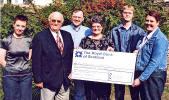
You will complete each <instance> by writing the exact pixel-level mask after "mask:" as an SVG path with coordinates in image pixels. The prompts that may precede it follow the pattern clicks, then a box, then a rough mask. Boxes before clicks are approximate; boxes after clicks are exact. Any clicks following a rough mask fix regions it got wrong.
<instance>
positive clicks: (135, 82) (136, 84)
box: [132, 78, 141, 87]
mask: <svg viewBox="0 0 169 100" xmlns="http://www.w3.org/2000/svg"><path fill="white" fill-rule="evenodd" d="M140 83H141V82H140V80H139V79H138V78H137V79H135V80H134V83H133V84H132V87H136V86H139V85H140Z"/></svg>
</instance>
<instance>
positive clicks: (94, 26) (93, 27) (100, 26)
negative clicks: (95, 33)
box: [92, 26, 102, 28]
mask: <svg viewBox="0 0 169 100" xmlns="http://www.w3.org/2000/svg"><path fill="white" fill-rule="evenodd" d="M101 27H102V26H92V28H101Z"/></svg>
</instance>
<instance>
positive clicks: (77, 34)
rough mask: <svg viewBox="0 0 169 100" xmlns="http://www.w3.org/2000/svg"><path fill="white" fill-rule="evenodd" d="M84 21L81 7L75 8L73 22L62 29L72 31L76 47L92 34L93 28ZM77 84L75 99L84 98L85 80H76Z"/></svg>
mask: <svg viewBox="0 0 169 100" xmlns="http://www.w3.org/2000/svg"><path fill="white" fill-rule="evenodd" d="M83 21H84V13H83V11H82V10H81V9H75V10H74V11H73V13H72V15H71V22H72V23H71V24H70V25H67V26H64V27H62V28H61V29H62V30H65V31H68V32H69V33H71V36H72V39H73V42H74V48H76V47H78V46H79V44H80V42H81V39H83V38H84V37H87V36H89V35H91V34H92V32H91V30H90V29H89V28H88V27H85V26H83V25H82V22H83ZM74 84H75V100H84V98H85V94H84V81H81V80H74Z"/></svg>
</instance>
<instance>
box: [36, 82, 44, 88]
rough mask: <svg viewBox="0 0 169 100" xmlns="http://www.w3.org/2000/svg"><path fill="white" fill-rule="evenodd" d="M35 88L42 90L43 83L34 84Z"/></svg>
mask: <svg viewBox="0 0 169 100" xmlns="http://www.w3.org/2000/svg"><path fill="white" fill-rule="evenodd" d="M35 86H37V87H40V88H43V82H41V83H35Z"/></svg>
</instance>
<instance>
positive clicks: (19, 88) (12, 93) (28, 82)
mask: <svg viewBox="0 0 169 100" xmlns="http://www.w3.org/2000/svg"><path fill="white" fill-rule="evenodd" d="M2 84H3V91H4V100H32V73H25V74H23V73H22V74H13V73H11V72H7V71H4V75H3V76H2Z"/></svg>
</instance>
